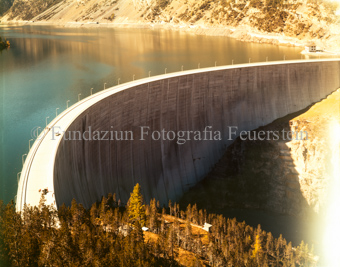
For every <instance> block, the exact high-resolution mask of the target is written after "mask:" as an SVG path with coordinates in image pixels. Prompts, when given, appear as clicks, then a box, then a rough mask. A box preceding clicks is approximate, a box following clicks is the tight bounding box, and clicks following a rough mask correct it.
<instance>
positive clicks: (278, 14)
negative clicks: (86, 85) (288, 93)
mask: <svg viewBox="0 0 340 267" xmlns="http://www.w3.org/2000/svg"><path fill="white" fill-rule="evenodd" d="M336 5H337V4H336V3H329V2H326V1H325V2H320V3H316V2H312V1H311V2H309V3H307V2H306V1H288V2H283V1H282V2H281V3H279V2H277V1H211V0H198V1H196V0H64V1H61V0H15V1H14V4H13V6H12V8H11V9H10V10H9V11H8V12H7V13H6V14H5V15H4V17H3V18H1V20H2V21H4V22H6V21H34V22H47V23H54V24H58V25H65V24H68V23H74V22H76V23H80V24H88V23H100V24H103V25H105V24H114V25H116V26H122V24H128V23H130V24H131V23H132V24H143V23H144V24H146V23H149V24H150V25H151V24H152V26H155V25H157V24H159V25H162V27H164V26H165V25H167V26H165V27H176V25H177V26H178V27H177V28H179V29H181V30H182V31H190V32H194V33H197V34H213V35H231V36H233V37H235V38H238V39H240V40H243V41H251V42H259V43H273V44H278V43H280V44H285V45H291V43H301V44H304V43H306V42H307V41H309V40H311V39H312V40H313V41H314V42H316V44H317V45H318V46H320V47H321V48H322V47H327V48H329V47H331V48H332V49H333V50H337V49H338V50H339V48H337V47H338V43H339V38H338V37H337V35H338V34H339V32H340V28H339V26H338V25H337V21H338V17H337V16H336V15H335V11H336V9H337V6H336ZM135 27H136V26H135ZM206 28H209V30H207V29H206ZM226 28H229V29H231V30H232V32H230V31H226ZM235 29H236V30H235ZM254 31H255V32H256V34H253V33H251V32H254ZM263 33H265V34H269V36H266V35H264V34H263ZM281 39H284V41H282V40H281Z"/></svg>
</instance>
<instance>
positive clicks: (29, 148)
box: [28, 139, 33, 150]
mask: <svg viewBox="0 0 340 267" xmlns="http://www.w3.org/2000/svg"><path fill="white" fill-rule="evenodd" d="M31 141H33V139H30V140H29V141H28V150H31Z"/></svg>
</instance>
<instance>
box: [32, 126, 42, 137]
mask: <svg viewBox="0 0 340 267" xmlns="http://www.w3.org/2000/svg"><path fill="white" fill-rule="evenodd" d="M39 129H41V127H40V126H39V127H38V128H37V135H36V139H38V137H39ZM33 137H34V135H33Z"/></svg>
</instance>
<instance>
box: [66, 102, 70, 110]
mask: <svg viewBox="0 0 340 267" xmlns="http://www.w3.org/2000/svg"><path fill="white" fill-rule="evenodd" d="M68 102H70V100H67V101H66V108H67V109H68Z"/></svg>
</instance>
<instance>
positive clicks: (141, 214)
mask: <svg viewBox="0 0 340 267" xmlns="http://www.w3.org/2000/svg"><path fill="white" fill-rule="evenodd" d="M127 211H128V214H129V221H130V222H131V223H132V224H136V222H137V221H138V222H139V224H140V225H141V226H145V219H146V216H145V205H144V204H143V196H142V194H141V192H140V186H139V184H138V183H137V184H136V185H135V187H134V188H133V192H132V193H131V194H130V199H129V201H128V204H127Z"/></svg>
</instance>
